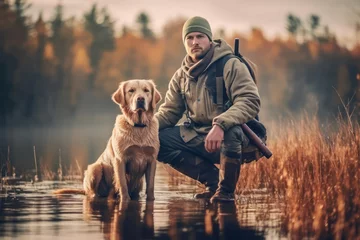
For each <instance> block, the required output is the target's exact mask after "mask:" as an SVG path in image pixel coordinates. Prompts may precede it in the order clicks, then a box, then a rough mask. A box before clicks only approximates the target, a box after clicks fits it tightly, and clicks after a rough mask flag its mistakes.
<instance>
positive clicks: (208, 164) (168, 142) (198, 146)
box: [158, 126, 249, 188]
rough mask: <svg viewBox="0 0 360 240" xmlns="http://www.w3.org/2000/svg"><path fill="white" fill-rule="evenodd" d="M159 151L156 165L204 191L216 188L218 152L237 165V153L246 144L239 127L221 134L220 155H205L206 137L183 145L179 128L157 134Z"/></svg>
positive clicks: (196, 138)
mask: <svg viewBox="0 0 360 240" xmlns="http://www.w3.org/2000/svg"><path fill="white" fill-rule="evenodd" d="M159 138H160V151H159V155H158V161H160V162H163V163H167V164H170V165H171V166H172V167H173V168H175V169H177V170H178V171H180V172H182V173H183V174H185V175H187V176H189V177H191V178H193V179H195V180H198V181H200V182H201V183H203V184H205V186H207V187H211V188H216V186H217V184H218V181H219V176H218V175H219V170H218V168H217V167H216V166H215V165H214V164H215V163H220V152H221V153H222V154H224V155H225V156H227V157H229V158H235V159H238V161H241V150H242V148H243V147H246V146H247V145H248V144H249V140H248V138H247V137H246V136H245V134H244V133H243V131H242V129H241V127H240V126H235V127H233V128H231V129H229V130H228V131H227V132H225V133H224V141H223V143H222V144H221V149H220V152H215V153H209V152H207V151H206V149H205V146H204V144H205V143H204V140H205V138H206V135H198V136H196V137H195V138H194V139H192V140H190V141H189V142H187V143H185V142H184V141H183V139H182V138H181V136H180V127H179V126H175V127H172V128H166V129H163V130H161V131H160V132H159Z"/></svg>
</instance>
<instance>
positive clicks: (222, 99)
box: [216, 54, 259, 120]
mask: <svg viewBox="0 0 360 240" xmlns="http://www.w3.org/2000/svg"><path fill="white" fill-rule="evenodd" d="M231 58H237V59H239V60H240V62H242V63H244V64H245V66H246V68H247V69H248V70H249V72H250V75H251V77H252V79H253V80H254V82H255V84H256V78H255V73H254V70H253V69H252V67H251V66H250V64H249V63H248V62H247V61H246V60H245V58H244V57H243V56H242V55H239V56H236V55H234V54H228V55H225V56H223V57H222V58H220V59H218V60H217V61H216V103H217V105H218V107H217V108H218V112H219V113H222V112H224V111H226V110H227V109H228V108H229V107H230V106H231V105H232V102H231V100H230V99H229V97H228V95H227V93H226V87H225V81H224V67H225V64H226V62H227V61H228V60H229V59H231ZM255 118H256V119H257V120H259V116H258V115H256V117H255Z"/></svg>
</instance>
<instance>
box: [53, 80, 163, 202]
mask: <svg viewBox="0 0 360 240" xmlns="http://www.w3.org/2000/svg"><path fill="white" fill-rule="evenodd" d="M112 100H113V101H114V102H115V103H117V104H118V105H119V106H120V109H121V111H122V113H123V114H122V115H118V116H117V118H116V121H115V126H114V129H113V131H112V135H111V137H110V139H109V141H108V143H107V146H106V148H105V151H104V152H103V153H102V154H101V156H100V157H99V158H98V160H97V161H96V162H95V163H93V164H91V165H89V166H88V168H87V170H86V171H85V176H84V181H83V187H84V189H83V193H85V194H86V195H88V196H90V197H95V196H100V197H110V198H112V197H116V196H117V195H118V196H119V197H120V199H121V201H127V200H130V199H138V197H139V192H140V191H141V189H142V184H143V176H144V175H145V180H146V195H147V198H146V199H147V200H154V177H155V169H156V158H157V154H158V151H159V146H160V143H159V136H158V129H159V124H158V121H157V120H156V118H154V117H153V116H154V113H155V109H156V104H157V103H158V102H159V101H160V100H161V95H160V93H159V91H158V90H157V89H156V87H155V84H154V82H153V81H152V80H128V81H124V82H121V83H120V85H119V88H118V89H117V91H116V92H115V93H114V94H113V95H112ZM75 192H76V191H71V190H70V189H68V190H65V189H60V190H57V191H56V192H55V193H56V194H64V193H75ZM77 193H78V192H77Z"/></svg>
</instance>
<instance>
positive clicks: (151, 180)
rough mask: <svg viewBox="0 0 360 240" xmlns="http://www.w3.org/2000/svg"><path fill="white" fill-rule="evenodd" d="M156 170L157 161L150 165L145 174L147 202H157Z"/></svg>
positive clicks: (154, 160)
mask: <svg viewBox="0 0 360 240" xmlns="http://www.w3.org/2000/svg"><path fill="white" fill-rule="evenodd" d="M155 170H156V159H153V160H152V161H151V162H149V163H148V167H147V169H146V173H145V178H146V200H148V201H153V200H155V195H154V185H155Z"/></svg>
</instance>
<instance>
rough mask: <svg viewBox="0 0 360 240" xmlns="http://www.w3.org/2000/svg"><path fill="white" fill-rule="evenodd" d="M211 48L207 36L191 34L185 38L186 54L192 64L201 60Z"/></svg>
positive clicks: (196, 33)
mask: <svg viewBox="0 0 360 240" xmlns="http://www.w3.org/2000/svg"><path fill="white" fill-rule="evenodd" d="M210 46H211V42H210V39H209V38H208V36H207V35H206V34H204V33H201V32H191V33H189V34H188V35H186V37H185V49H186V53H187V54H188V55H189V56H190V57H191V59H192V60H193V61H194V62H198V61H199V60H201V59H202V58H203V57H204V56H205V55H206V53H207V52H208V51H209V49H210Z"/></svg>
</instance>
